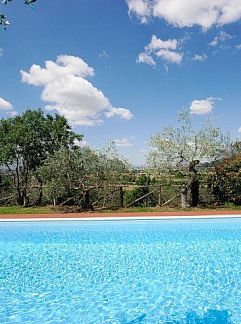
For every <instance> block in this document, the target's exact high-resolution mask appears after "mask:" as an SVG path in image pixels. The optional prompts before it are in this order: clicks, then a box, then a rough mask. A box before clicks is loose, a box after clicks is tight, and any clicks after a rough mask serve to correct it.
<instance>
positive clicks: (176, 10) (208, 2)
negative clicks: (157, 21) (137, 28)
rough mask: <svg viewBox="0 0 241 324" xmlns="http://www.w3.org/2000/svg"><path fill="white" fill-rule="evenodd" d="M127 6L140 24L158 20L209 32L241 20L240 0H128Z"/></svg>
mask: <svg viewBox="0 0 241 324" xmlns="http://www.w3.org/2000/svg"><path fill="white" fill-rule="evenodd" d="M126 3H127V5H128V7H129V13H133V14H135V15H136V16H137V17H138V18H139V19H140V20H141V22H147V20H148V19H149V18H151V17H158V18H162V19H165V20H166V21H167V22H168V23H169V24H172V25H174V26H178V27H180V28H182V27H193V26H194V25H198V26H201V27H202V29H204V30H206V29H209V28H211V27H212V26H213V25H217V26H223V25H225V24H229V23H233V22H235V21H238V20H239V19H240V18H241V1H240V0H192V1H190V0H155V1H153V0H126Z"/></svg>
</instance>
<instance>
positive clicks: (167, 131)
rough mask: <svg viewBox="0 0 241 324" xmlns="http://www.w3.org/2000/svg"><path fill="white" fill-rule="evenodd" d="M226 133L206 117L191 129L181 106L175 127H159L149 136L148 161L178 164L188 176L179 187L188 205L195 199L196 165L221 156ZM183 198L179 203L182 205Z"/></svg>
mask: <svg viewBox="0 0 241 324" xmlns="http://www.w3.org/2000/svg"><path fill="white" fill-rule="evenodd" d="M229 142H230V141H229V136H227V135H223V134H222V132H221V130H220V129H219V128H217V127H214V126H213V125H212V123H211V121H210V120H206V122H205V123H204V124H203V126H202V127H201V128H200V129H195V128H194V127H193V123H192V115H191V113H190V112H189V111H188V110H186V109H183V110H181V111H179V113H178V125H177V126H176V127H172V126H168V127H163V128H162V129H161V131H159V132H158V133H156V134H154V135H153V136H151V138H150V146H151V149H150V152H149V154H148V162H149V165H150V166H151V167H153V168H157V169H162V170H163V169H173V168H176V167H177V168H178V170H179V171H180V172H182V170H185V171H187V172H188V175H189V179H188V181H187V183H186V185H185V187H184V188H182V190H183V194H184V197H187V193H188V192H190V194H191V206H193V207H195V206H197V205H198V202H199V178H198V169H197V167H198V165H199V164H200V163H201V162H211V161H214V160H217V159H219V158H221V157H222V156H223V154H224V153H225V151H226V150H227V148H228V146H229ZM186 204H187V202H186V199H185V201H184V202H183V207H186V206H185V205H186Z"/></svg>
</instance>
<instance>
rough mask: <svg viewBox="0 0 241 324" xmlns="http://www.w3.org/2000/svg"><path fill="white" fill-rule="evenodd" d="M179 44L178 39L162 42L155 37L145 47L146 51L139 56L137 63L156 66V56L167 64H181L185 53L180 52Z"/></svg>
mask: <svg viewBox="0 0 241 324" xmlns="http://www.w3.org/2000/svg"><path fill="white" fill-rule="evenodd" d="M179 43H180V42H179V41H178V40H177V39H168V40H162V39H160V38H157V37H156V36H155V35H153V36H152V38H151V41H150V43H149V44H147V45H146V46H145V48H144V50H145V51H144V52H142V53H140V54H139V57H138V59H137V63H147V64H149V65H153V66H154V65H155V64H156V62H155V61H154V59H153V56H156V57H158V58H161V59H162V60H163V61H165V62H166V63H175V64H180V63H181V62H182V58H183V53H180V52H178V50H179V48H178V47H179Z"/></svg>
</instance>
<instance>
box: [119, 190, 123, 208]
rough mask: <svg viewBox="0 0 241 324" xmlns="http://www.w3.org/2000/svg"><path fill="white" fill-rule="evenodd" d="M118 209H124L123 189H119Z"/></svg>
mask: <svg viewBox="0 0 241 324" xmlns="http://www.w3.org/2000/svg"><path fill="white" fill-rule="evenodd" d="M120 207H121V208H123V207H124V192H123V187H120Z"/></svg>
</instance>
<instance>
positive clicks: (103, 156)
mask: <svg viewBox="0 0 241 324" xmlns="http://www.w3.org/2000/svg"><path fill="white" fill-rule="evenodd" d="M127 170H128V166H127V164H126V163H125V161H122V160H121V158H120V157H118V155H117V152H116V151H113V148H111V147H109V146H108V147H107V148H105V149H104V150H103V151H102V152H97V151H95V150H93V149H90V148H89V147H79V148H74V149H69V148H61V149H60V150H59V151H57V152H55V153H54V154H53V155H52V156H50V157H49V158H48V159H47V160H46V162H45V163H44V165H43V166H41V167H40V168H39V170H38V176H39V177H40V179H41V181H42V182H43V183H44V186H45V194H46V196H47V197H48V199H49V201H54V202H55V203H56V204H59V203H63V202H65V201H66V200H68V201H69V202H71V203H78V204H81V201H82V200H83V197H84V194H86V193H87V192H88V191H90V193H91V197H90V198H92V200H93V199H94V198H96V199H97V197H93V192H94V191H93V189H97V188H99V187H101V188H104V187H105V186H108V185H110V184H117V183H118V181H119V176H120V174H121V172H124V171H127ZM103 190H104V189H103ZM103 190H102V191H103Z"/></svg>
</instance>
